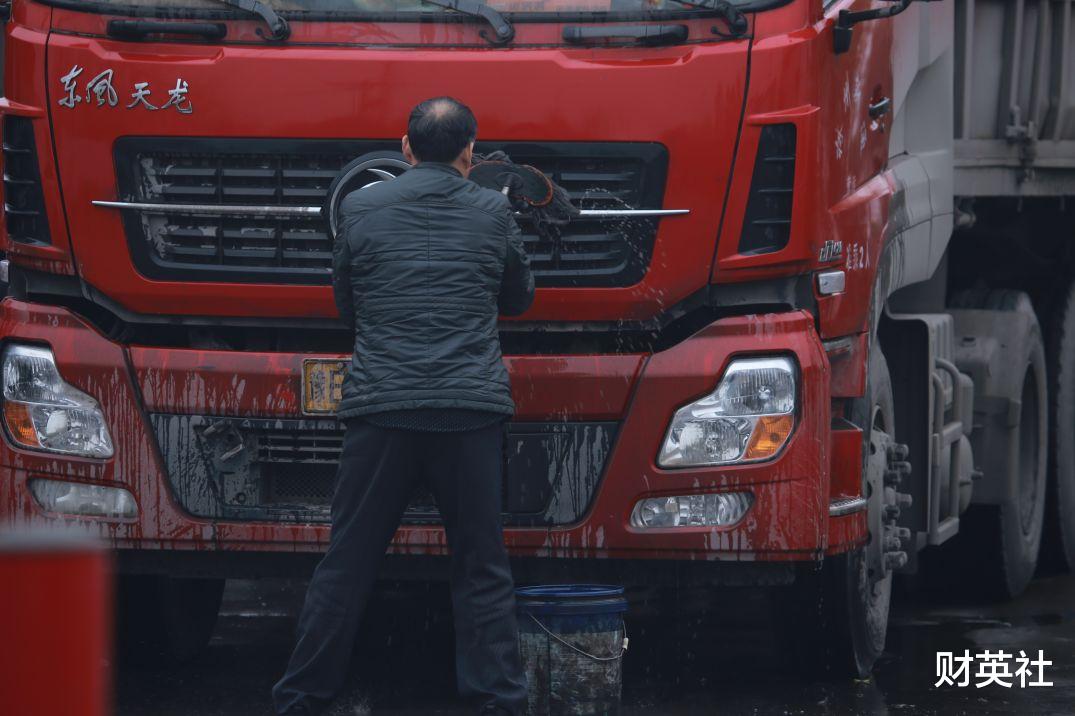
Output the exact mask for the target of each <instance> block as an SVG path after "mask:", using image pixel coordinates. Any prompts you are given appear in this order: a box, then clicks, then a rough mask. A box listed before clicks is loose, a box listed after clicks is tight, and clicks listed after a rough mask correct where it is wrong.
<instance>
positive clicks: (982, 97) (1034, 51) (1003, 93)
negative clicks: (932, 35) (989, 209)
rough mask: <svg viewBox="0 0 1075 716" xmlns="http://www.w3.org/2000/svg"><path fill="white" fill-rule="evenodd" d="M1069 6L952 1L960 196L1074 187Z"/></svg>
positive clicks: (1074, 24)
mask: <svg viewBox="0 0 1075 716" xmlns="http://www.w3.org/2000/svg"><path fill="white" fill-rule="evenodd" d="M1073 4H1075V3H1073V0H956V4H955V10H956V37H955V43H956V60H955V61H956V66H955V87H954V90H955V98H956V101H955V138H956V143H955V144H956V146H955V149H956V167H955V193H956V195H957V196H972V197H973V196H979V197H987V196H1027V197H1029V196H1064V195H1071V194H1075V56H1073V51H1072V47H1071V45H1072V39H1073V35H1075V17H1073V13H1072V5H1073ZM998 57H999V58H1001V61H999V62H998V61H997V58H998Z"/></svg>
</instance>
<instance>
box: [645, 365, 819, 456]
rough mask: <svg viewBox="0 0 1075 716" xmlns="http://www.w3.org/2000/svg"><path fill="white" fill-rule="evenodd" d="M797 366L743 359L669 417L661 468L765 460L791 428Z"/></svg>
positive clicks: (783, 439) (783, 441)
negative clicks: (709, 389)
mask: <svg viewBox="0 0 1075 716" xmlns="http://www.w3.org/2000/svg"><path fill="white" fill-rule="evenodd" d="M797 395H798V393H797V391H796V366H795V363H794V361H792V359H791V358H788V357H784V356H778V357H772V358H741V359H738V360H733V361H732V362H731V364H730V365H729V366H728V369H727V370H726V371H724V377H723V378H721V380H720V384H718V385H717V389H716V390H714V391H713V392H712V393H710V394H709V395H707V396H705V397H703V398H699V399H698V400H696V401H694V402H693V403H689V404H687V405H684V406H683V407H682V408H680V409H679V410H677V411H676V414H675V415H674V416H673V417H672V423H671V424H670V425H669V426H668V433H667V435H665V438H664V444H663V445H662V446H661V454H660V455H659V456H658V458H657V464H658V465H659V466H660V467H697V466H702V465H730V464H733V463H740V462H757V461H761V460H768V459H770V458H772V457H774V456H775V455H776V454H777V453H779V452H780V450H781V448H783V447H784V444H785V443H787V441H788V437H790V435H791V432H792V429H793V428H794V427H795V410H796V400H797V398H796V396H797Z"/></svg>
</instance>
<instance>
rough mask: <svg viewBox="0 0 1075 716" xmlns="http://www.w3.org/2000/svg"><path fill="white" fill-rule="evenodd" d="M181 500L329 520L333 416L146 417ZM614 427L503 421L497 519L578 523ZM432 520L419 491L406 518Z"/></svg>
mask: <svg viewBox="0 0 1075 716" xmlns="http://www.w3.org/2000/svg"><path fill="white" fill-rule="evenodd" d="M150 417H151V422H152V425H153V428H154V432H155V434H156V436H157V441H158V444H159V445H160V450H161V455H162V456H163V457H164V461H165V464H166V465H167V468H168V479H169V481H170V482H171V485H172V490H173V492H174V494H175V495H176V497H177V498H178V500H179V502H180V504H182V505H183V507H184V508H185V509H186V510H187V511H188V512H190V513H191V514H193V515H196V516H198V517H206V518H214V519H227V520H276V521H304V522H310V521H312V522H318V521H327V520H328V518H329V504H330V503H331V501H332V493H333V491H334V489H335V485H336V470H337V466H338V464H339V458H340V452H341V450H342V448H343V427H342V426H341V425H339V423H337V422H336V421H335V420H268V419H238V418H217V417H205V416H192V415H165V414H156V415H152V416H150ZM616 428H617V424H616V423H605V422H600V423H599V422H568V423H563V422H558V423H511V424H510V425H509V427H508V430H507V437H506V440H507V443H506V450H505V467H506V473H505V474H506V477H505V481H504V515H505V520H506V521H507V522H508V523H509V524H516V525H563V524H571V523H573V522H577V521H578V520H579V519H580V518H581V517H582V515H583V514H584V513H585V511H586V509H587V508H588V507H589V504H590V501H591V500H592V498H593V496H594V494H596V491H597V485H598V483H599V481H600V479H601V475H602V473H603V472H604V466H605V462H606V460H607V458H608V455H609V453H610V452H611V449H612V441H613V439H614V437H615V435H616ZM404 520H405V521H406V522H410V523H428V522H437V521H439V516H438V514H437V510H436V504H435V501H434V499H433V496H432V494H431V493H430V491H429V489H428V487H427V486H418V487H417V488H416V490H415V492H414V494H413V495H412V496H411V500H410V504H409V506H408V508H407V512H406V515H405V517H404Z"/></svg>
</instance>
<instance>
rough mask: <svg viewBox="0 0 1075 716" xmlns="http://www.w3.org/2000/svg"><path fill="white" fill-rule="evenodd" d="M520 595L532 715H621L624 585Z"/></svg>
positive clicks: (561, 587)
mask: <svg viewBox="0 0 1075 716" xmlns="http://www.w3.org/2000/svg"><path fill="white" fill-rule="evenodd" d="M515 595H516V605H517V609H518V612H519V645H520V648H521V650H522V655H523V664H524V666H525V667H526V676H527V682H528V689H529V713H530V716H562V715H564V716H566V715H568V714H570V715H572V716H575V715H580V716H581V715H582V714H615V713H619V710H620V693H621V691H622V685H623V670H622V667H623V654H624V652H626V650H627V639H626V637H627V633H626V629H625V628H624V623H623V614H624V612H626V611H627V600H626V599H624V596H623V587H614V586H605V585H599V584H557V585H548V586H542V587H524V588H522V589H517V590H515Z"/></svg>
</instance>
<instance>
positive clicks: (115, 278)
mask: <svg viewBox="0 0 1075 716" xmlns="http://www.w3.org/2000/svg"><path fill="white" fill-rule="evenodd" d="M106 20H107V18H103V17H101V16H98V15H93V14H89V13H76V12H70V11H62V10H56V11H54V15H53V29H54V32H53V33H52V35H51V37H50V40H49V48H48V64H47V67H48V74H47V83H48V97H49V111H50V114H51V117H52V122H53V126H54V137H55V143H56V152H57V161H58V165H59V173H60V179H61V182H62V187H63V193H64V201H65V205H66V211H67V216H68V223H69V228H70V233H71V239H72V246H73V251H74V254H75V259H76V261H77V264H78V267H79V271H80V273H81V275H82V277H83V278H84V279H85V281H86V282H87V283H89V284H90V285H91V286H93V287H94V288H95V289H97V290H98V291H99V292H100V293H102V294H104V295H105V296H107V297H108V298H109V299H111V300H112V301H115V302H117V303H118V304H120V305H121V306H123V307H124V308H126V309H127V310H129V311H134V312H138V313H162V314H187V315H205V316H209V315H229V316H265V317H285V316H286V317H296V316H302V317H328V316H334V315H335V309H334V307H333V302H332V298H331V294H330V289H329V288H328V287H327V286H295V285H290V286H287V285H273V286H267V285H266V284H249V283H245V284H240V283H225V282H198V283H196V284H192V283H189V282H181V281H162V280H150V279H148V278H146V277H145V276H143V275H142V274H141V273H140V272H139V271H138V270H137V269H136V267H135V265H134V263H133V261H132V258H131V254H130V250H129V248H128V245H127V241H126V238H125V233H124V224H123V220H122V217H121V215H120V212H118V211H116V210H114V209H108V208H101V207H97V206H93V205H92V204H91V202H92V201H94V200H116V199H121V198H123V197H121V196H120V189H119V185H118V184H117V176H116V168H115V162H114V158H113V151H114V146H115V143H116V140H117V139H119V138H121V137H216V138H220V137H227V138H334V139H381V140H395V139H396V138H398V137H400V136H401V135H402V134H403V133H404V125H405V120H406V117H407V114H408V112H409V111H410V108H411V107H413V106H414V104H416V103H417V102H418V101H420V100H422V99H425V98H427V97H431V96H437V95H452V96H455V97H459V98H460V99H462V100H463V101H465V102H466V103H467V104H468V105H469V106H470V107H471V108H473V110H474V112H475V114H476V115H477V117H478V119H479V124H480V137H479V138H480V139H486V140H497V141H528V142H585V141H589V142H616V141H622V142H648V143H659V144H660V145H663V146H664V147H665V149H666V150H667V154H668V173H667V180H666V182H665V191H664V199H663V207H664V208H668V209H689V210H690V214H689V215H685V216H676V217H669V218H665V219H662V220H661V223H660V226H659V230H658V233H657V237H656V240H655V244H654V248H653V254H652V259H651V261H650V264H649V270H648V271H647V272H646V274H645V276H644V278H643V279H642V280H641V281H640V282H638V283H636V284H634V285H631V286H626V287H619V288H542V289H540V290H539V291H538V296H537V299H536V301H535V304H534V307H533V308H532V309H531V310H530V311H529V312H528V313H527V314H526V316H525V318H526V319H528V320H554V321H567V320H571V321H577V320H610V321H611V320H621V319H645V318H650V317H653V316H655V315H657V314H659V313H660V312H661V311H662V310H663V309H664V308H665V307H667V306H670V305H672V304H675V303H676V302H678V301H681V300H683V299H684V298H685V297H687V296H688V295H690V294H692V293H694V292H695V291H697V290H699V289H700V288H702V287H704V286H705V285H706V284H707V283H708V281H709V277H710V269H711V266H712V261H713V256H714V250H715V245H716V240H717V230H718V224H719V219H720V212H721V206H722V201H723V198H724V195H725V189H726V184H727V181H728V178H729V171H730V167H731V165H732V154H733V151H734V146H735V140H736V134H737V132H738V130H739V118H740V112H741V108H742V104H743V93H744V91H745V85H746V72H747V69H746V68H747V53H748V48H749V44H748V42H746V41H734V42H705V43H699V44H688V45H684V46H681V47H668V48H623V49H591V48H587V49H578V48H575V49H572V48H565V47H556V46H550V45H551V44H552V41H554V40H556V39H557V38H558V37H559V33H560V31H561V28H562V26H561V25H552V24H548V25H532V24H527V25H520V26H519V31H518V35H517V38H516V42H515V44H514V45H513V46H512V48H511V49H491V48H489V47H488V46H486V45H484V44H483V43H482V42H481V41H480V40H479V39H478V38H477V36H476V28H475V27H474V26H471V25H462V24H452V25H436V24H397V25H382V26H374V25H358V24H347V25H345V24H330V23H313V22H308V23H298V22H296V23H294V30H295V32H294V35H293V37H292V39H291V41H290V42H289V43H288V44H287V45H284V46H275V45H269V44H266V43H264V42H261V41H251V42H249V43H243V44H222V45H208V44H200V43H162V42H144V43H130V42H119V41H115V40H111V39H108V38H107V37H105V36H104V35H105V33H104V31H103V30H104V23H105V22H106ZM712 24H713V22H712V20H711V19H710V20H708V21H705V22H695V21H692V22H691V25H692V26H693V27H692V33H694V34H698V36H699V37H702V36H703V35H702V34H701V33H703V32H704V33H706V35H705V36H706V37H708V38H711V37H712V35H710V34H708V33H709V28H710V26H712ZM232 25H233V26H234V28H230V30H233V31H232V32H231V34H230V35H229V42H231V41H232V40H233V39H240V40H241V39H244V38H250V40H254V39H255V38H254V36H253V35H252V30H253V28H254V27H255V25H254V24H253V23H232ZM76 32H77V34H75V33H76ZM410 43H422V45H423V46H422V47H421V48H420V49H419V48H415V47H411V48H408V49H403V48H401V47H399V45H406V44H410ZM543 43H548V44H544V45H543ZM466 45H469V46H466ZM73 68H83V71H82V73H81V75H80V76H79V78H78V87H79V88H80V90H81V95H82V101H81V102H78V103H76V104H75V106H74V107H67V106H63V105H61V104H60V101H61V100H63V99H64V98H65V97H66V93H65V92H64V91H63V88H64V83H63V81H62V78H63V77H64V76H65V75H67V74H68V73H69V72H70V71H71V70H72V69H73ZM109 69H110V70H112V85H113V87H114V88H115V90H116V93H117V96H118V104H117V105H116V106H109V103H108V101H107V96H106V97H105V100H106V101H105V104H104V105H102V106H98V103H97V101H96V98H93V100H92V101H90V102H87V101H86V96H85V95H86V90H85V83H86V81H87V80H89V79H91V78H92V77H94V76H96V75H97V74H98V73H100V72H103V71H106V70H109ZM180 80H182V82H184V83H185V85H186V87H187V88H188V92H187V94H186V95H185V97H184V100H186V101H189V104H183V108H184V109H186V108H190V109H192V110H193V111H192V112H190V113H189V114H186V113H182V112H180V111H177V108H176V107H170V108H166V109H160V110H157V111H149V110H148V109H145V108H144V107H141V106H135V107H133V108H130V109H128V108H127V105H128V104H131V102H132V91H133V88H134V87H135V85H136V83H143V82H145V83H149V84H148V87H149V88H150V89H151V91H152V93H153V94H152V95H150V96H149V99H151V100H152V101H153V102H154V103H155V104H157V105H160V104H163V103H164V102H165V101H166V100H167V91H168V90H169V89H172V88H175V87H176V83H177V82H178V81H180ZM106 94H107V93H106ZM640 208H659V207H640Z"/></svg>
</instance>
